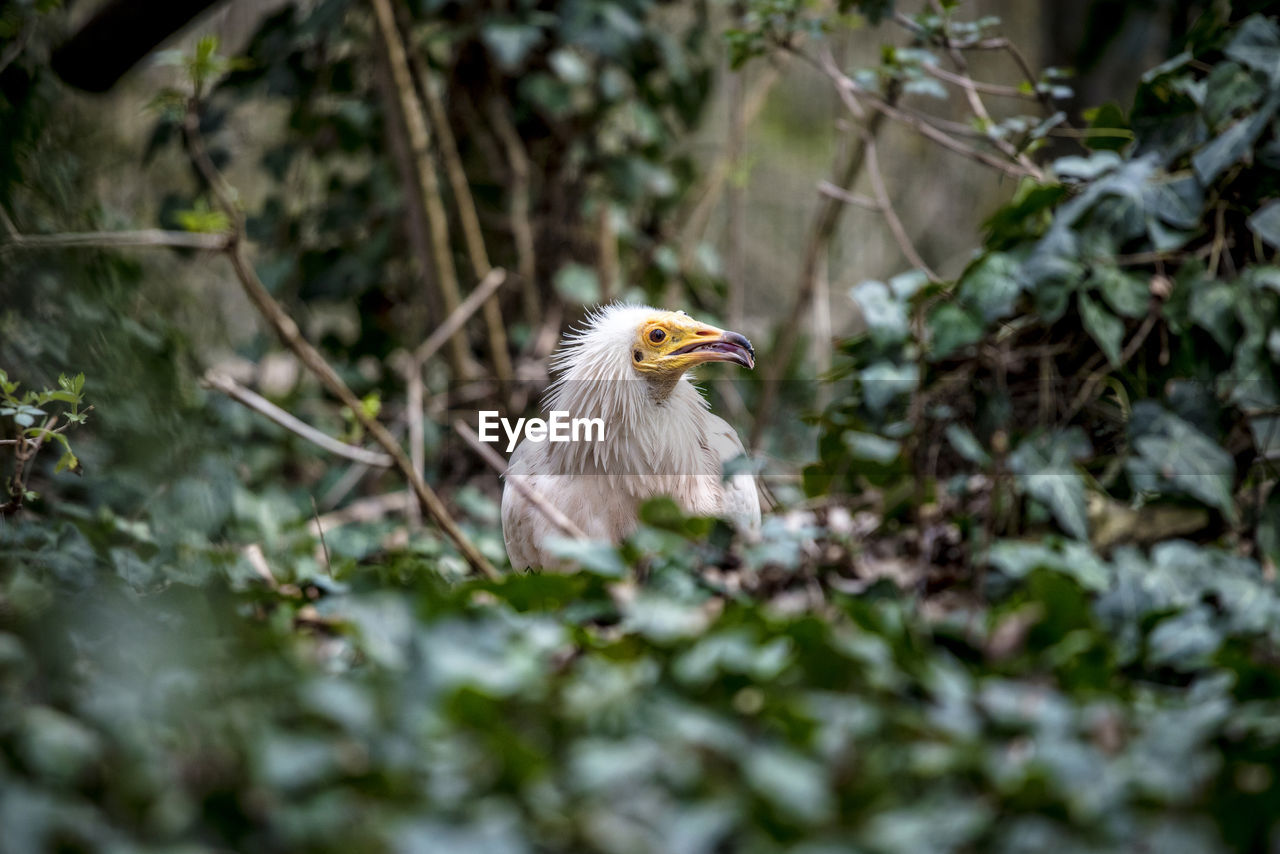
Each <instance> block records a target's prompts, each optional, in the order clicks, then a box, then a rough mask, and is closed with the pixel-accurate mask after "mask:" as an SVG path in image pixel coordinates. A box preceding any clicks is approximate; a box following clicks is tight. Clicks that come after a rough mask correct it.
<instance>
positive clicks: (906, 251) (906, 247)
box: [862, 131, 942, 282]
mask: <svg viewBox="0 0 1280 854" xmlns="http://www.w3.org/2000/svg"><path fill="white" fill-rule="evenodd" d="M862 142H863V145H864V146H865V149H866V158H867V178H868V179H869V180H870V181H871V189H872V191H873V192H874V193H875V195H876V203H877V205H878V206H879V207H880V213H881V214H883V215H884V220H885V223H886V224H887V225H888V226H889V232H890V233H891V234H892V235H893V239H894V241H895V242H897V244H898V248H899V249H901V250H902V254H903V255H905V256H906V258H907V261H908V263H910V264H911V266H912V267H915V268H917V269H919V270H921V271H923V272H924V274H925V275H926V276H928V277H929V281H931V282H941V281H942V279H941V278H940V277H939V276H938V274H937V273H935V272H934V271H933V268H932V267H930V266H929V265H928V264H926V263H925V262H924V259H923V258H921V257H920V253H919V252H917V251H916V247H915V244H913V243H912V242H911V237H910V236H909V235H908V234H907V230H906V229H905V228H904V227H903V226H902V220H900V219H898V212H897V211H896V210H895V209H894V207H893V200H892V199H890V197H889V190H888V189H887V188H886V187H885V184H884V173H883V172H881V171H880V157H879V155H878V154H877V153H876V141H875V137H873V136H872V135H871V133H870V131H864V132H863V136H862Z"/></svg>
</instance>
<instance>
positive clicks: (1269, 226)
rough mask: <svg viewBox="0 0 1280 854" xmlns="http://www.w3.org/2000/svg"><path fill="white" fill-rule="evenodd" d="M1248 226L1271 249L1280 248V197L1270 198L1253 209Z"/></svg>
mask: <svg viewBox="0 0 1280 854" xmlns="http://www.w3.org/2000/svg"><path fill="white" fill-rule="evenodd" d="M1249 228H1250V229H1251V230H1252V231H1253V233H1254V234H1256V235H1258V237H1260V238H1262V239H1263V240H1264V241H1266V243H1267V244H1268V245H1269V246H1271V247H1272V248H1273V249H1280V199H1272V200H1271V201H1269V202H1267V203H1266V204H1265V205H1263V206H1262V207H1261V208H1259V209H1258V210H1256V211H1254V212H1253V215H1252V216H1250V217H1249Z"/></svg>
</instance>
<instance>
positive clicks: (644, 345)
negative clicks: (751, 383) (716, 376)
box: [631, 311, 756, 376]
mask: <svg viewBox="0 0 1280 854" xmlns="http://www.w3.org/2000/svg"><path fill="white" fill-rule="evenodd" d="M755 355H756V354H755V350H754V349H753V348H752V346H751V342H750V341H748V340H747V339H746V338H744V337H743V336H742V335H739V334H738V333H737V332H726V331H725V330H723V329H717V328H716V327H714V326H710V325H708V324H706V323H699V322H698V321H696V320H694V319H693V318H692V317H690V316H689V315H687V314H685V313H684V312H683V311H662V312H656V313H655V314H654V315H653V316H652V317H650V318H649V319H648V320H646V321H645V322H644V323H642V324H641V325H640V328H639V329H638V330H637V331H636V338H635V341H634V343H633V344H632V348H631V362H632V366H633V367H635V369H636V370H638V371H640V372H641V373H644V374H666V375H675V376H679V375H680V374H682V373H684V372H685V371H687V370H688V369H689V368H692V367H693V366H694V365H699V364H702V363H703V362H733V363H734V364H737V365H741V366H742V367H744V368H754V367H755V364H756V359H755Z"/></svg>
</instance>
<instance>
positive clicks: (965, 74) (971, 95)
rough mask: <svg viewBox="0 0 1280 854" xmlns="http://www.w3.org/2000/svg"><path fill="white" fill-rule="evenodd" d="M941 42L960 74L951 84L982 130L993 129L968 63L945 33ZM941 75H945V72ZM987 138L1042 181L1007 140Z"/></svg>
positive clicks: (1041, 174)
mask: <svg viewBox="0 0 1280 854" xmlns="http://www.w3.org/2000/svg"><path fill="white" fill-rule="evenodd" d="M930 5H931V6H933V8H934V9H935V10H936V11H937V12H938V14H939V15H941V14H942V10H941V9H939V8H938V4H937V2H936V0H930ZM942 42H943V45H944V46H945V47H946V49H947V53H948V54H950V56H951V61H952V62H953V63H954V64H955V66H956V70H957V71H959V72H960V73H959V74H954V75H949V76H950V77H951V78H952V81H951V82H954V83H956V84H958V85H959V86H960V87H962V88H963V89H964V93H965V97H966V98H968V99H969V108H970V109H971V110H973V114H974V115H975V116H977V117H978V119H979V121H981V122H982V125H983V128H984V129H986V128H991V127H993V126H994V125H995V122H994V121H993V120H992V118H991V114H990V113H989V112H987V105H986V104H984V103H982V97H981V96H980V95H978V89H977V85H976V84H975V83H974V82H973V80H972V79H971V78H970V77H969V63H968V61H967V60H965V58H964V54H963V53H962V52H961V51H960V50H959V49H957V48H956V47H955V46H954V45H953V44H952V43H951V37H950V36H948V35H947V34H946V32H945V31H944V32H943V34H942ZM925 70H926V71H927V70H929V67H928V66H925ZM933 71H934V72H935V73H936V72H941V71H942V69H940V68H935V69H933ZM942 73H943V74H946V73H947V72H942ZM944 79H945V78H944ZM987 138H988V139H990V141H991V144H992V145H994V146H995V147H996V148H998V149H1000V151H1001V152H1002V153H1003V154H1004V155H1005V156H1006V157H1008V158H1010V159H1012V160H1014V161H1016V162H1017V163H1018V165H1019V166H1021V167H1022V168H1023V169H1026V170H1027V173H1028V174H1029V175H1031V177H1032V178H1035V179H1036V180H1037V181H1043V180H1044V173H1043V172H1041V171H1040V169H1039V168H1038V167H1037V166H1036V165H1035V164H1034V163H1032V162H1031V158H1029V157H1027V155H1026V154H1024V153H1023V152H1021V151H1018V149H1017V148H1015V147H1014V146H1013V144H1012V143H1010V142H1009V141H1008V140H1007V139H1000V138H999V137H997V136H994V135H990V134H988V136H987Z"/></svg>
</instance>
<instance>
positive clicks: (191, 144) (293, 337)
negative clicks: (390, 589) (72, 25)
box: [184, 102, 499, 579]
mask: <svg viewBox="0 0 1280 854" xmlns="http://www.w3.org/2000/svg"><path fill="white" fill-rule="evenodd" d="M195 106H196V105H195V104H194V102H193V103H192V105H191V108H190V109H189V111H188V120H187V121H186V122H185V123H184V130H185V132H186V133H185V136H186V142H187V148H188V151H189V153H190V156H191V160H192V162H193V163H195V165H196V168H197V169H199V170H200V172H201V174H202V176H203V177H204V179H205V181H206V182H208V184H209V186H210V187H211V188H213V192H214V194H215V196H216V197H217V199H218V202H219V204H220V205H222V207H223V208H224V210H225V211H226V213H227V215H228V216H229V217H231V218H232V221H233V222H235V223H236V224H237V225H236V229H235V232H234V237H233V239H232V241H231V243H230V245H229V246H228V247H227V250H226V252H227V258H228V259H229V260H230V261H231V267H232V269H233V270H235V273H236V278H238V279H239V280H240V285H241V287H243V288H244V292H245V295H246V296H248V297H249V301H250V302H252V303H253V305H254V307H255V308H257V309H258V312H259V313H260V314H261V315H262V316H263V318H265V319H266V321H267V322H268V323H269V324H270V325H271V327H272V328H273V329H274V330H275V333H276V335H277V336H278V337H279V338H280V340H281V341H282V342H283V343H284V344H285V346H287V347H288V348H289V349H290V350H292V351H293V352H294V354H295V355H297V357H298V358H299V359H300V360H301V361H302V364H304V365H306V366H307V368H308V370H310V371H311V373H312V374H314V375H315V376H316V378H317V379H319V380H320V383H321V384H322V385H323V386H324V387H325V388H327V389H328V390H329V392H330V393H331V394H332V395H333V396H334V397H336V398H338V400H340V401H341V402H342V403H343V405H345V406H346V407H347V408H349V409H350V410H351V412H352V413H353V414H354V415H355V417H356V420H358V421H359V422H360V424H361V425H362V426H363V427H364V429H365V430H367V431H368V432H369V434H370V435H371V436H373V438H374V441H376V442H377V443H378V444H379V445H381V446H382V448H383V450H385V451H386V452H387V454H388V455H389V456H390V457H391V460H392V463H393V464H394V465H395V467H396V468H397V469H399V470H400V473H401V474H402V475H403V476H404V477H405V479H406V480H408V481H409V485H410V486H411V487H412V488H413V492H414V493H415V494H416V495H417V497H418V501H419V503H421V505H422V509H423V510H425V511H426V513H427V515H428V516H430V517H431V519H432V520H433V521H434V522H435V524H436V526H437V527H439V528H440V530H441V531H443V532H444V534H445V536H447V537H448V538H449V539H450V540H451V541H452V542H453V544H454V546H455V547H457V549H458V551H459V552H461V553H462V556H463V557H464V558H465V559H466V561H467V563H469V564H470V565H471V567H472V568H473V569H475V570H476V571H477V572H480V573H481V574H483V575H485V576H486V577H488V578H491V579H496V578H498V577H499V576H498V571H497V570H496V569H494V568H493V564H491V563H489V560H488V559H487V558H486V557H485V556H484V555H483V554H481V553H480V551H479V549H477V548H476V546H475V544H474V543H472V542H471V540H469V539H468V538H467V536H466V534H464V533H463V532H462V529H461V528H459V527H458V523H457V522H455V521H454V520H453V517H452V516H451V515H450V514H449V510H448V508H446V507H445V505H444V502H443V501H441V500H440V497H439V496H438V495H437V494H436V493H435V491H434V490H433V489H432V488H431V487H430V486H428V485H427V483H426V481H425V480H424V479H423V478H421V477H419V476H418V473H417V471H415V470H414V468H413V463H412V462H410V460H409V457H408V456H407V455H406V454H405V452H404V449H403V448H401V447H400V445H399V444H398V443H397V442H396V440H395V438H394V437H393V436H392V435H391V433H390V432H389V431H388V430H387V428H386V427H384V426H382V424H381V422H379V421H378V420H377V419H375V418H373V417H371V416H370V415H369V414H368V413H367V412H365V409H364V407H363V406H362V405H361V403H360V400H359V398H357V397H356V396H355V394H354V393H353V392H352V391H351V389H350V388H348V387H347V384H346V383H345V382H343V381H342V378H341V377H340V376H338V373H337V371H335V370H334V369H333V367H332V366H330V365H329V363H328V362H326V361H325V359H324V356H322V355H321V354H320V351H319V350H317V349H316V348H315V347H313V346H312V345H311V343H310V342H308V341H307V340H306V339H305V338H303V337H302V332H301V331H300V330H299V329H298V324H297V323H296V322H295V321H294V319H293V318H292V317H290V316H289V314H288V312H286V311H285V310H284V309H283V308H282V307H281V306H280V303H278V302H276V300H275V298H274V297H273V296H271V293H270V292H269V291H268V290H267V288H266V286H265V285H263V284H262V280H261V279H259V278H258V274H257V272H256V271H255V270H254V269H253V265H252V264H250V263H249V259H248V258H247V257H246V255H245V251H244V244H243V241H242V240H241V239H240V238H241V237H242V236H243V234H244V232H243V230H242V226H241V224H240V223H241V219H240V217H239V215H238V212H237V211H236V210H235V208H234V205H233V203H232V201H231V198H232V196H231V194H230V193H229V191H228V188H227V186H226V184H225V183H224V181H223V179H222V175H221V174H220V173H219V172H218V170H217V169H216V168H215V167H214V165H213V161H211V160H210V159H209V156H208V153H207V152H206V150H205V147H204V140H203V139H202V138H201V136H200V127H199V122H197V121H193V120H192V118H191V117H192V115H194V109H195Z"/></svg>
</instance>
